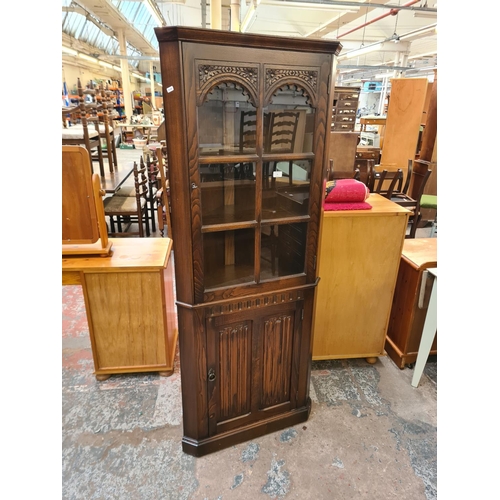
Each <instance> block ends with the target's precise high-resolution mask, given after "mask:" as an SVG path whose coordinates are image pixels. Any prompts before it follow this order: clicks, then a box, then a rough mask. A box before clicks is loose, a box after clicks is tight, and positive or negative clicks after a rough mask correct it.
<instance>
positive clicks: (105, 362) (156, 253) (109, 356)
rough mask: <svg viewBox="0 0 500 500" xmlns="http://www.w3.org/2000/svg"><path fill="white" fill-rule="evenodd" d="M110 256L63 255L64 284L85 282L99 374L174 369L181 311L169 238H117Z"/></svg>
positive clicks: (113, 240) (92, 342)
mask: <svg viewBox="0 0 500 500" xmlns="http://www.w3.org/2000/svg"><path fill="white" fill-rule="evenodd" d="M110 241H111V242H112V252H111V255H110V256H109V257H88V256H85V257H69V258H65V259H62V283H63V285H81V286H82V287H83V295H84V298H85V309H86V314H87V321H88V325H89V333H90V342H91V346H92V355H93V358H94V367H95V374H96V377H97V378H98V380H105V379H106V378H108V377H109V376H110V375H112V374H116V373H139V372H155V371H156V372H160V373H161V374H162V375H165V376H168V375H171V374H172V373H173V370H174V358H175V351H176V344H177V321H176V320H177V317H176V311H175V304H174V285H173V279H174V276H173V265H172V260H171V259H170V253H171V249H172V240H171V239H169V238H127V239H120V238H114V239H111V240H110Z"/></svg>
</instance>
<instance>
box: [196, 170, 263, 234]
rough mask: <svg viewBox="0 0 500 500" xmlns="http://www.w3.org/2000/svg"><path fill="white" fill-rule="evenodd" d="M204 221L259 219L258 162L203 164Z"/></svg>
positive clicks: (201, 178)
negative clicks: (256, 173)
mask: <svg viewBox="0 0 500 500" xmlns="http://www.w3.org/2000/svg"><path fill="white" fill-rule="evenodd" d="M199 168H200V180H201V207H202V214H203V215H202V224H203V225H204V226H207V225H211V224H230V223H233V222H243V221H253V220H255V163H209V164H206V165H200V167H199Z"/></svg>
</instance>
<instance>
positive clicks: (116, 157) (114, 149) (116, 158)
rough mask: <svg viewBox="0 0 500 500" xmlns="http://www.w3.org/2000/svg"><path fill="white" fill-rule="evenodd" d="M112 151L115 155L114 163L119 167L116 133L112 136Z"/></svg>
mask: <svg viewBox="0 0 500 500" xmlns="http://www.w3.org/2000/svg"><path fill="white" fill-rule="evenodd" d="M111 152H112V156H113V163H114V165H115V167H118V155H117V154H116V144H115V138H114V134H113V136H112V137H111Z"/></svg>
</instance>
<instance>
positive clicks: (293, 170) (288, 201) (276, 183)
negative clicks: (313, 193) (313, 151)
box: [262, 160, 312, 220]
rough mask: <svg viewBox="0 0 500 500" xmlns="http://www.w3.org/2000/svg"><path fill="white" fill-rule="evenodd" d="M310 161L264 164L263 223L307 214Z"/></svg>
mask: <svg viewBox="0 0 500 500" xmlns="http://www.w3.org/2000/svg"><path fill="white" fill-rule="evenodd" d="M311 168H312V160H293V161H271V162H265V163H264V166H263V175H262V183H263V186H262V220H266V219H277V218H280V217H294V216H297V215H307V214H308V213H309V187H310V183H311Z"/></svg>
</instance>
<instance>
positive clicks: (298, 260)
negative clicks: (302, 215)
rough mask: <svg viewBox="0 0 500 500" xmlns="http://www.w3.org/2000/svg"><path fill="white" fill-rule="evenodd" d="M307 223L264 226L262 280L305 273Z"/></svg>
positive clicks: (261, 256)
mask: <svg viewBox="0 0 500 500" xmlns="http://www.w3.org/2000/svg"><path fill="white" fill-rule="evenodd" d="M306 236H307V222H300V223H295V224H280V225H278V224H274V225H270V226H268V225H265V226H264V225H263V226H262V228H261V253H260V279H261V280H269V279H273V278H277V277H280V276H287V275H291V274H300V273H303V272H304V267H305V255H306Z"/></svg>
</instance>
